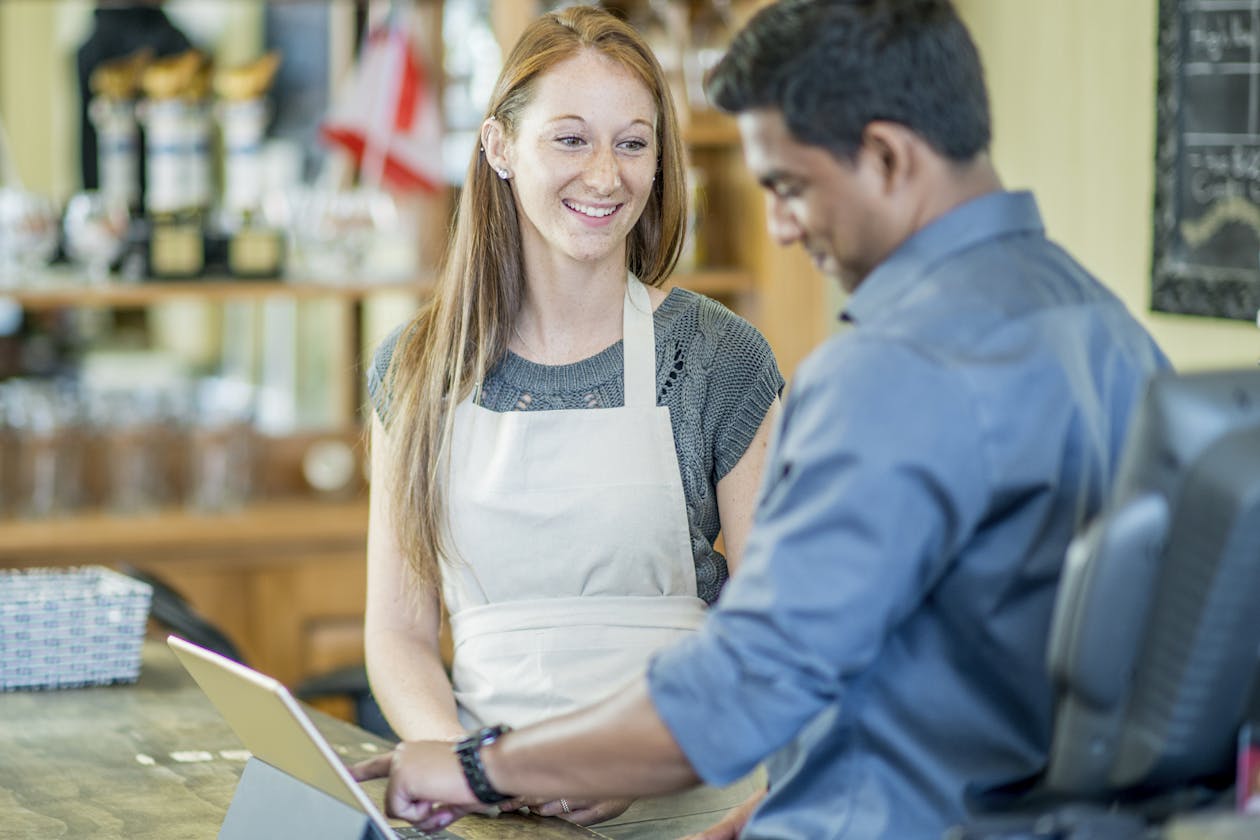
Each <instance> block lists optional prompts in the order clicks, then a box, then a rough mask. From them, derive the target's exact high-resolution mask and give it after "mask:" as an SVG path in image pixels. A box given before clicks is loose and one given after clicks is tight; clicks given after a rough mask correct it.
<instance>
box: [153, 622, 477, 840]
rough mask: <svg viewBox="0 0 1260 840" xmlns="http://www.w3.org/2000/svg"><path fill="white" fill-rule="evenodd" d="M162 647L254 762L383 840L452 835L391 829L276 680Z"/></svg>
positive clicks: (175, 642) (186, 649) (202, 654)
mask: <svg viewBox="0 0 1260 840" xmlns="http://www.w3.org/2000/svg"><path fill="white" fill-rule="evenodd" d="M166 642H167V644H168V645H169V646H170V648H171V650H172V651H174V653H175V656H176V657H178V658H179V661H180V663H181V664H183V666H184V668H185V669H186V670H187V671H188V673H189V674H191V675H192V678H193V679H194V680H196V682H197V685H199V686H200V687H201V690H202V691H203V692H205V694H206V696H207V697H208V698H210V702H211V703H213V704H214V706H215V708H216V709H218V710H219V714H221V715H222V716H223V718H224V719H225V720H226V721H227V722H228V725H229V726H231V727H232V730H233V731H234V732H235V733H236V736H237V737H238V738H240V739H241V743H243V744H244V745H245V747H246V749H248V750H249V751H250V752H251V753H253V755H254V757H255V758H257V759H260V760H261V761H263V762H265V763H266V764H268V765H270V766H271V767H272V768H274V769H275V770H279V771H281V772H282V773H284V774H287V775H288V776H290V777H292V778H294V779H297V780H298V781H300V782H302V783H304V784H306V785H308V786H310V787H311V788H314V789H316V790H318V791H320V792H322V793H324V794H326V795H328V796H330V797H332V798H333V799H336V800H338V801H340V802H341V803H342V804H344V805H347V806H349V807H350V808H352V809H354V810H355V811H358V812H359V813H360V814H361V815H362V816H363V817H364V818H366V820H367V822H368V823H369V824H370V825H371V827H372V828H373V829H374V830H375V831H376V833H377V835H378V836H379V837H380V838H382V840H385V839H386V838H398V837H403V838H413V837H434V838H439V837H448V838H449V837H454V836H455V835H453V834H450V833H448V832H444V831H443V832H430V833H426V832H422V831H420V830H419V829H414V828H394V827H392V826H391V825H390V824H389V821H388V820H387V819H386V818H385V815H384V814H383V813H382V812H381V810H380V809H379V808H377V807H376V805H375V804H373V802H372V800H371V798H370V797H369V796H368V795H367V793H366V792H365V791H364V790H363V788H361V787H359V784H358V783H357V782H356V781H355V780H354V778H353V777H351V775H350V772H349V770H347V769H346V766H345V764H344V763H343V762H342V761H341V759H340V758H338V757H337V754H336V753H335V752H334V751H333V748H332V746H331V745H329V743H328V741H327V740H326V739H325V738H324V736H323V735H321V734H320V732H319V730H318V729H316V728H315V724H313V723H312V722H311V719H310V718H309V717H308V716H307V714H306V712H304V711H303V710H302V707H301V705H299V704H298V702H297V700H295V699H294V697H293V695H292V694H290V693H289V690H288V689H287V688H285V687H284V685H283V684H281V683H280V682H279V681H277V680H275V679H272V678H271V677H268V676H266V675H264V674H260V673H258V672H257V671H255V670H253V669H251V668H247V667H245V666H244V665H241V664H240V663H238V662H233V661H232V660H231V659H228V658H227V657H224V656H220V655H219V654H217V653H214V652H212V651H209V650H206V649H205V648H202V647H199V646H197V645H194V644H192V643H191V642H188V641H185V640H184V639H181V638H179V637H178V636H168V637H167V638H166ZM246 772H247V773H249V772H250V768H249V767H247V768H246ZM242 778H243V779H244V777H242ZM239 795H240V788H238V796H239ZM233 801H234V802H235V800H233ZM229 815H230V809H229ZM225 822H226V821H225ZM220 836H222V834H221V835H220Z"/></svg>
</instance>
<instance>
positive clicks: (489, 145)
mask: <svg viewBox="0 0 1260 840" xmlns="http://www.w3.org/2000/svg"><path fill="white" fill-rule="evenodd" d="M481 149H482V153H483V154H485V156H486V163H488V164H490V168H491V169H494V170H495V171H499V170H510V168H511V162H510V161H509V160H508V140H507V133H506V132H504V130H503V123H501V122H499V121H498V120H496V119H495V118H494V117H491V118H490V119H488V120H486V121H485V122H483V123H482V124H481Z"/></svg>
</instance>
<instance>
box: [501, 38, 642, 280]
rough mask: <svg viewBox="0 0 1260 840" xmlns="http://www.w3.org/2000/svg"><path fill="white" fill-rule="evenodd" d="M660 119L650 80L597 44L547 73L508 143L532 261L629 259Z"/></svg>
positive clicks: (543, 265) (534, 265) (543, 266)
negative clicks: (598, 49) (628, 249)
mask: <svg viewBox="0 0 1260 840" xmlns="http://www.w3.org/2000/svg"><path fill="white" fill-rule="evenodd" d="M656 123H657V114H656V106H655V103H654V102H653V99H652V95H651V93H650V92H649V91H648V89H647V87H646V86H645V85H644V84H643V83H642V82H640V81H639V80H638V79H637V78H635V77H634V76H633V75H631V74H630V73H629V72H628V71H627V70H625V69H623V68H621V67H620V66H618V65H616V64H614V63H613V62H611V61H610V60H608V59H606V58H604V57H602V56H600V55H598V54H597V53H593V52H584V53H581V54H579V55H577V56H575V57H573V58H571V59H569V60H567V61H564V62H561V63H559V64H557V65H556V66H555V67H553V68H552V69H551V71H550V72H548V73H547V74H545V75H544V76H542V77H541V78H540V79H539V81H538V87H537V92H536V95H535V97H534V99H533V101H532V102H530V104H529V105H528V106H527V107H526V108H525V109H524V111H523V112H522V114H521V119H520V121H519V124H518V126H517V132H516V136H515V137H512V138H510V140H509V141H508V144H507V149H506V154H507V159H508V168H509V171H510V172H511V173H512V188H513V190H514V191H515V195H516V200H517V206H518V208H519V217H520V222H521V233H522V236H523V238H524V248H525V260H526V265H527V267H529V269H531V270H532V269H537V270H539V271H541V272H546V271H547V269H548V267H549V266H552V265H560V264H564V263H567V262H584V263H590V262H598V263H602V264H616V265H622V266H624V264H625V248H626V237H627V236H628V235H629V234H630V231H631V230H632V229H633V228H634V225H635V223H636V222H637V221H638V220H639V216H640V215H641V214H642V212H643V208H644V206H645V205H646V204H647V200H648V197H649V195H650V192H651V188H652V178H653V176H654V175H655V173H656V161H657V156H658V154H659V150H658V148H657V142H656ZM583 210H584V211H586V212H585V213H583V212H581V211H583ZM609 210H612V211H613V212H611V213H609V212H608V211H609ZM531 273H532V271H531Z"/></svg>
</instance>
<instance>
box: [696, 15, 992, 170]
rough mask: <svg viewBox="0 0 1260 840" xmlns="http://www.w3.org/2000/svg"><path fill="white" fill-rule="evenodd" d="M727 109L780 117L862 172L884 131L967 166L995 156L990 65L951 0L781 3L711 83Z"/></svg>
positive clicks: (760, 19)
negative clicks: (868, 141)
mask: <svg viewBox="0 0 1260 840" xmlns="http://www.w3.org/2000/svg"><path fill="white" fill-rule="evenodd" d="M706 89H707V92H708V94H709V98H710V99H711V100H712V101H713V103H714V104H716V105H717V106H718V107H719V108H721V109H722V110H724V111H728V112H731V113H739V112H741V111H747V110H750V109H754V108H772V109H775V110H778V111H780V112H781V113H782V114H783V119H784V122H785V123H786V124H787V127H788V129H789V130H790V131H791V132H792V135H793V137H794V138H795V139H796V140H797V141H799V142H801V143H806V144H809V145H813V146H820V147H822V148H825V149H828V150H829V151H830V152H831V153H832V154H833V155H835V156H836V157H837V158H840V159H843V160H852V159H853V157H854V155H856V153H857V150H858V148H859V146H860V145H861V141H862V132H863V130H864V129H865V128H866V126H867V124H869V123H870V122H872V121H874V120H887V121H890V122H895V123H899V124H901V125H904V126H906V127H907V128H909V129H910V130H912V131H914V132H915V133H916V134H918V135H919V136H920V137H922V138H923V139H924V140H925V141H926V142H927V143H928V144H929V145H931V146H932V148H934V149H935V150H936V151H937V152H939V153H940V154H942V155H944V156H945V157H948V158H950V159H952V160H956V161H966V160H970V159H971V158H973V157H975V156H976V155H977V154H979V153H980V152H983V151H984V150H985V149H987V148H988V146H989V138H990V128H989V97H988V93H987V92H986V90H985V84H984V70H983V68H982V67H981V64H980V55H979V53H978V52H977V51H976V45H975V44H974V43H973V42H972V40H971V36H970V35H969V34H968V33H967V28H966V27H965V26H964V25H963V22H962V21H961V20H960V19H959V17H958V14H957V12H955V10H954V7H953V5H952V4H951V3H950V2H949V0H780V2H778V3H775V4H773V5H771V6H767V7H765V8H764V9H762V10H761V11H759V12H758V13H757V14H756V15H754V16H753V18H752V20H750V21H749V22H748V25H747V26H745V27H744V28H743V29H742V30H741V31H740V32H739V33H738V34H737V35H736V36H735V39H734V41H733V42H732V44H731V47H730V49H729V50H728V51H727V53H726V55H725V56H724V57H723V58H722V60H721V61H720V62H719V63H718V64H717V66H716V67H714V69H713V71H712V72H711V73H710V74H709V77H708V80H707V82H706Z"/></svg>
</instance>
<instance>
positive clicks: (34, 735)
mask: <svg viewBox="0 0 1260 840" xmlns="http://www.w3.org/2000/svg"><path fill="white" fill-rule="evenodd" d="M310 714H311V717H312V720H313V721H314V722H315V724H316V726H317V727H318V728H319V730H320V731H321V732H322V733H323V734H324V735H325V737H326V738H328V740H329V742H330V743H331V744H332V746H333V748H334V749H335V750H336V751H337V753H338V754H339V755H341V756H342V757H343V758H344V759H345V760H346V761H348V762H352V761H358V760H359V759H362V758H366V757H368V756H369V755H371V754H373V753H375V752H379V751H381V750H384V749H388V748H389V744H388V743H387V742H385V741H383V740H381V739H380V738H377V737H376V736H375V735H372V734H371V733H369V732H366V731H364V730H362V729H359V728H358V727H355V726H352V725H350V724H348V723H345V722H343V721H340V720H337V719H336V718H332V717H329V716H327V715H323V714H321V713H319V712H317V711H313V710H312V711H311V712H310ZM247 758H248V753H246V752H245V751H244V749H243V747H242V746H241V743H240V741H239V740H238V739H237V738H236V735H235V734H234V733H233V732H232V730H231V729H230V728H229V727H228V725H227V723H226V722H225V721H224V720H223V719H222V718H221V717H220V716H219V714H218V712H217V711H216V710H215V709H214V707H213V706H212V705H211V704H210V702H209V700H207V699H206V697H205V696H204V695H203V694H202V693H201V691H200V689H198V688H197V686H196V684H195V683H194V682H193V681H192V679H191V678H190V677H189V676H188V675H187V673H186V672H185V671H184V670H183V668H182V667H181V666H180V665H179V663H178V661H177V660H176V659H175V657H174V655H173V654H171V653H170V651H169V650H168V649H167V648H166V645H165V644H164V643H163V642H160V641H155V640H149V641H146V642H145V648H144V664H143V668H142V671H141V676H140V680H139V681H138V682H137V683H136V684H134V685H117V686H105V687H97V688H85V689H70V690H66V689H61V690H55V691H38V692H10V693H0V838H3V840H9V839H10V838H12V840H18V838H23V840H25V838H59V837H75V838H81V837H90V838H93V840H111V838H119V840H123V839H124V838H126V840H148V838H154V839H155V840H156V838H174V837H178V838H189V839H190V840H191V838H203V837H204V838H214V837H216V836H217V834H218V830H219V825H220V823H221V822H222V821H223V816H224V814H225V813H226V811H227V807H228V804H229V802H230V801H231V799H232V794H233V792H234V790H235V788H236V783H237V780H238V779H239V777H240V774H241V772H242V771H243V769H244V767H245V761H246V759H247ZM366 789H367V791H368V794H369V796H371V797H372V799H373V800H374V801H376V802H378V803H379V802H380V801H381V796H382V794H383V792H384V782H383V781H377V782H374V783H369V784H368V785H366ZM452 835H453V836H455V837H461V838H467V839H468V840H494V839H495V838H513V839H514V838H526V837H539V838H580V837H586V838H595V837H599V836H600V835H598V834H596V833H594V832H592V831H588V830H586V829H583V828H580V827H577V826H574V825H571V824H569V823H566V822H563V821H561V820H556V819H545V818H540V817H527V816H521V815H510V816H505V817H500V818H498V819H485V818H480V817H467V818H465V819H463V820H460V821H458V822H457V823H455V825H454V826H452V827H451V829H450V830H449V832H448V833H447V834H446V835H444V836H452Z"/></svg>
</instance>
